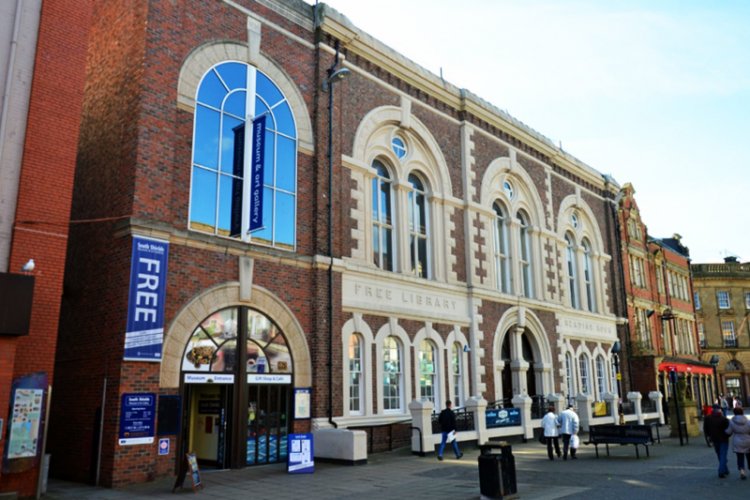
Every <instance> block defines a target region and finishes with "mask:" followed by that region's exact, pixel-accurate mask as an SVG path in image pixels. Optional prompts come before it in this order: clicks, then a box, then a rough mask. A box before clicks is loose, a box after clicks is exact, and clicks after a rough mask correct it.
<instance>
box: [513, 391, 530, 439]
mask: <svg viewBox="0 0 750 500" xmlns="http://www.w3.org/2000/svg"><path fill="white" fill-rule="evenodd" d="M511 402H512V403H513V406H514V407H516V408H520V409H521V426H522V427H523V437H524V438H526V439H533V438H534V426H533V424H532V423H531V398H530V397H529V396H527V395H526V394H519V395H517V396H513V399H511Z"/></svg>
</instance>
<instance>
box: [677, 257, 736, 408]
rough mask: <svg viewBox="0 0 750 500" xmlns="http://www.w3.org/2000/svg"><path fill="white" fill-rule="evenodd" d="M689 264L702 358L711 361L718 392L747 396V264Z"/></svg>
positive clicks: (730, 261) (729, 259) (729, 261)
mask: <svg viewBox="0 0 750 500" xmlns="http://www.w3.org/2000/svg"><path fill="white" fill-rule="evenodd" d="M724 260H725V261H724V262H723V263H712V264H693V265H692V266H691V267H692V270H693V280H694V283H695V309H696V316H697V319H698V330H699V335H700V341H701V346H702V348H703V349H702V355H703V360H704V361H707V362H711V361H712V358H713V361H714V362H715V365H716V369H717V373H718V379H719V380H718V391H719V392H721V393H723V394H725V395H727V394H731V395H733V396H738V397H739V398H740V399H741V400H742V402H743V404H744V405H745V406H747V404H748V403H747V401H749V400H750V399H749V398H750V385H749V384H750V263H749V262H738V260H737V258H736V257H727V258H725V259H724Z"/></svg>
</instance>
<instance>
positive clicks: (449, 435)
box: [445, 431, 456, 443]
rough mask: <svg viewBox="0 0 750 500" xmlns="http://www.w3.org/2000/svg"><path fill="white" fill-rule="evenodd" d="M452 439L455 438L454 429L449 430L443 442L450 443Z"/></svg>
mask: <svg viewBox="0 0 750 500" xmlns="http://www.w3.org/2000/svg"><path fill="white" fill-rule="evenodd" d="M454 439H456V431H450V432H449V433H448V435H447V436H446V437H445V442H446V443H452V442H453V440H454Z"/></svg>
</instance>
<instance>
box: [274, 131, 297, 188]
mask: <svg viewBox="0 0 750 500" xmlns="http://www.w3.org/2000/svg"><path fill="white" fill-rule="evenodd" d="M276 140H277V141H278V142H277V144H276V155H277V156H276V186H277V187H278V188H279V189H283V190H285V191H291V192H292V193H294V192H295V191H296V189H295V185H296V183H297V182H296V179H295V170H296V169H295V168H294V166H295V164H296V162H295V160H296V158H295V156H296V149H297V148H296V147H295V144H294V141H293V140H292V139H288V138H286V137H283V136H280V135H279V136H277V139H276Z"/></svg>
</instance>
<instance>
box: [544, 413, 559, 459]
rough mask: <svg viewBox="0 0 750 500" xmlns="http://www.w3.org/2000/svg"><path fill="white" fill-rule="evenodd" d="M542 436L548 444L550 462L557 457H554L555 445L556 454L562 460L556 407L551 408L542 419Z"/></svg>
mask: <svg viewBox="0 0 750 500" xmlns="http://www.w3.org/2000/svg"><path fill="white" fill-rule="evenodd" d="M542 435H543V436H544V440H545V441H546V444H547V456H548V457H549V459H550V460H554V459H555V457H554V456H553V455H552V445H553V444H554V445H555V453H556V454H557V458H560V456H561V453H560V441H559V440H558V435H559V433H558V430H557V415H555V407H554V406H550V407H549V408H547V414H546V415H545V416H544V417H543V418H542Z"/></svg>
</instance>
